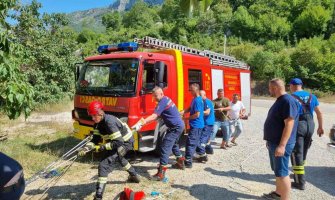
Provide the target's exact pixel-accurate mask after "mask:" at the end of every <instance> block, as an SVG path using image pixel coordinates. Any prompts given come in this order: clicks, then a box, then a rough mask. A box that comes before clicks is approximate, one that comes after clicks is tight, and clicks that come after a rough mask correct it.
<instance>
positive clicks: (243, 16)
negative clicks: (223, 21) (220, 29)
mask: <svg viewBox="0 0 335 200" xmlns="http://www.w3.org/2000/svg"><path fill="white" fill-rule="evenodd" d="M254 27H255V19H254V17H253V16H252V15H250V14H249V12H248V10H247V8H246V7H244V6H240V7H239V8H238V9H237V10H236V12H234V14H233V20H232V23H231V30H232V32H233V34H234V35H236V36H238V37H241V38H245V39H254V38H253V34H252V33H253V30H254Z"/></svg>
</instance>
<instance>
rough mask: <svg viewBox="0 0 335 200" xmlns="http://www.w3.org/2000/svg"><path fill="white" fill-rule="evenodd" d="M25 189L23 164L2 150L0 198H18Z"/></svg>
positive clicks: (3, 199) (0, 155)
mask: <svg viewBox="0 0 335 200" xmlns="http://www.w3.org/2000/svg"><path fill="white" fill-rule="evenodd" d="M24 189H25V181H24V177H23V169H22V166H21V165H20V164H19V163H18V162H17V161H16V160H14V159H12V158H10V157H9V156H7V155H5V154H3V153H1V152H0V199H1V200H18V199H20V197H21V195H22V194H23V192H24Z"/></svg>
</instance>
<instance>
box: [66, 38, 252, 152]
mask: <svg viewBox="0 0 335 200" xmlns="http://www.w3.org/2000/svg"><path fill="white" fill-rule="evenodd" d="M138 47H141V51H138ZM148 50H149V51H148ZM98 51H99V53H100V55H97V56H91V57H88V58H86V59H85V62H84V63H82V64H79V65H78V66H77V67H76V92H75V97H74V110H73V112H72V116H73V119H74V124H73V126H74V136H75V137H77V138H80V139H83V138H85V137H86V136H87V135H88V134H89V132H90V130H92V125H93V121H91V118H90V117H89V116H88V114H87V110H86V108H87V105H88V104H89V103H90V102H91V101H92V100H94V99H96V100H99V101H101V102H102V103H103V104H104V105H105V111H106V113H109V114H113V115H114V116H116V117H119V118H120V119H121V120H124V121H126V122H127V123H128V125H129V126H132V125H134V124H135V123H136V122H137V121H138V120H139V119H140V118H142V117H147V116H148V115H150V114H152V113H153V111H154V108H155V105H156V103H155V102H154V101H153V98H152V94H151V91H152V89H153V88H154V87H155V86H160V87H162V88H163V91H164V94H165V95H167V96H169V97H170V98H171V99H172V100H173V101H174V102H175V104H176V105H177V107H178V109H179V110H182V109H184V108H187V107H189V106H190V103H191V100H192V96H191V93H190V91H189V86H190V85H191V84H192V83H198V84H199V85H200V87H201V89H203V90H205V91H206V93H207V97H208V98H209V99H214V98H216V93H217V90H218V89H220V88H223V89H224V92H225V96H226V97H227V98H230V99H231V98H232V95H233V94H235V93H237V94H239V95H240V96H241V99H242V101H243V103H244V105H245V106H246V109H247V112H248V113H249V114H250V106H251V105H250V104H251V102H250V95H251V94H250V93H251V92H250V70H249V67H248V66H247V65H246V64H245V63H242V62H240V61H238V60H236V59H235V58H233V57H230V56H227V55H222V54H218V53H214V52H211V51H208V50H203V51H201V50H197V49H193V48H189V47H186V46H183V45H178V44H174V43H171V42H167V41H163V40H160V39H156V38H151V37H144V38H143V39H135V42H126V43H120V44H118V45H103V46H100V47H99V48H98ZM186 123H187V122H186ZM163 127H164V126H163ZM163 127H162V126H161V124H160V123H151V124H148V125H146V126H144V127H143V128H142V129H141V131H140V132H139V133H134V138H135V143H134V149H135V150H138V151H140V152H147V151H152V150H155V149H156V147H157V146H158V143H159V141H160V137H161V135H162V134H164V128H163Z"/></svg>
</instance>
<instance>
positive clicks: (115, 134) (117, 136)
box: [109, 131, 122, 140]
mask: <svg viewBox="0 0 335 200" xmlns="http://www.w3.org/2000/svg"><path fill="white" fill-rule="evenodd" d="M119 137H122V135H121V132H120V131H117V132H115V133H112V134H110V135H109V139H110V140H115V139H117V138H119Z"/></svg>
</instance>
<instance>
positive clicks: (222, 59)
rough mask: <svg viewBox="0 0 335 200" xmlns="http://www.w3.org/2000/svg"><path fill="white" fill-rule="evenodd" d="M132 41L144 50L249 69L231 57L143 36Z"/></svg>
mask: <svg viewBox="0 0 335 200" xmlns="http://www.w3.org/2000/svg"><path fill="white" fill-rule="evenodd" d="M134 41H135V42H137V43H138V44H140V45H142V46H143V47H146V48H155V49H177V50H179V51H181V52H184V53H188V54H193V55H199V56H203V57H208V58H209V59H210V62H211V64H212V65H218V66H226V67H233V68H238V69H249V66H248V65H247V64H246V63H244V62H241V61H239V60H236V58H234V57H232V56H227V55H224V54H219V53H215V52H212V51H209V50H203V51H202V50H198V49H194V48H190V47H186V46H184V45H180V44H175V43H172V42H168V41H164V40H160V39H157V38H153V37H149V36H145V37H144V38H143V39H138V38H135V40H134Z"/></svg>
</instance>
